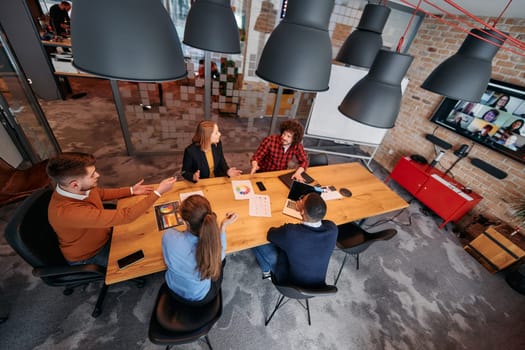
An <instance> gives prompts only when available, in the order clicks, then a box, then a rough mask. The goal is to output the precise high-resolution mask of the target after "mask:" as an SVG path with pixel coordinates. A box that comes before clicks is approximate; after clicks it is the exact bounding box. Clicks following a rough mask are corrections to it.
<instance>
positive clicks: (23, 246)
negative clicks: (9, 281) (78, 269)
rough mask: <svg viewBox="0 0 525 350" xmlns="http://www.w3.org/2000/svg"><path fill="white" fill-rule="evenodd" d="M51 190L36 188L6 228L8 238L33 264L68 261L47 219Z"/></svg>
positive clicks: (42, 265)
mask: <svg viewBox="0 0 525 350" xmlns="http://www.w3.org/2000/svg"><path fill="white" fill-rule="evenodd" d="M52 194H53V190H51V189H50V188H43V189H40V190H38V191H36V192H34V193H33V194H32V195H31V196H29V197H28V198H26V199H25V200H24V202H23V203H22V204H21V205H20V207H19V208H18V209H17V210H16V212H15V214H14V215H13V217H12V219H11V220H10V222H9V223H8V225H7V227H6V229H5V238H6V240H7V242H8V243H9V244H10V245H11V247H12V248H13V249H14V250H15V251H16V252H17V253H18V254H19V255H20V256H21V257H22V258H23V259H24V260H25V261H26V262H27V263H28V264H30V265H31V266H33V267H47V266H62V265H67V262H66V260H65V259H64V256H63V255H62V252H61V251H60V248H59V244H58V238H57V235H56V233H55V231H54V230H53V228H52V227H51V225H50V224H49V222H48V219H47V208H48V205H49V201H50V200H51V195H52Z"/></svg>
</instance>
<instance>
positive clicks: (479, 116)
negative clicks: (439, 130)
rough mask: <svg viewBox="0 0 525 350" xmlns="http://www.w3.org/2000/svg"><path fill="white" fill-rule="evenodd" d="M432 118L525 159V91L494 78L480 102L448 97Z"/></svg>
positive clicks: (492, 146)
mask: <svg viewBox="0 0 525 350" xmlns="http://www.w3.org/2000/svg"><path fill="white" fill-rule="evenodd" d="M432 121H433V122H435V123H437V124H440V125H443V126H445V127H447V128H448V129H452V130H454V131H456V132H457V133H459V134H461V135H463V136H466V137H468V138H470V139H472V140H474V141H476V142H478V143H481V144H483V145H485V146H487V147H490V148H493V149H495V150H497V151H500V152H502V153H504V154H506V155H509V156H511V157H512V158H513V159H516V160H519V161H521V162H525V91H524V90H523V89H520V88H519V87H514V86H513V85H512V87H511V85H510V84H506V83H502V82H497V81H494V80H491V83H489V85H488V87H487V90H486V91H485V93H484V94H483V96H482V97H481V101H480V103H472V102H467V101H461V100H460V101H457V100H453V99H449V98H445V99H444V100H443V102H442V103H441V105H440V106H439V108H438V109H437V110H436V112H435V113H434V115H433V117H432Z"/></svg>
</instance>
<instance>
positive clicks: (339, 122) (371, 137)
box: [305, 64, 408, 145]
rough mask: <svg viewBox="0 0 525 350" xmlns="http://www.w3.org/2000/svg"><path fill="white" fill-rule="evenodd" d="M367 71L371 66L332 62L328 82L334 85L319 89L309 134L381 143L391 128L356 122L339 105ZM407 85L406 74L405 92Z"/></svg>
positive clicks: (332, 138)
mask: <svg viewBox="0 0 525 350" xmlns="http://www.w3.org/2000/svg"><path fill="white" fill-rule="evenodd" d="M367 73H368V70H367V69H363V68H361V69H359V68H353V67H346V66H343V65H338V64H332V73H331V74H330V82H329V85H328V86H329V87H330V89H329V90H328V91H325V92H319V93H317V97H316V98H315V100H314V106H313V108H312V111H311V113H310V117H309V118H308V124H307V126H306V135H305V136H312V137H319V138H328V139H330V140H334V141H342V142H349V143H352V142H356V143H367V144H373V145H379V144H381V142H382V141H383V137H385V135H386V133H387V132H388V129H382V128H374V127H372V126H368V125H365V124H362V123H359V122H356V121H354V120H352V119H350V118H348V117H346V116H345V115H344V114H342V113H341V112H339V110H338V109H337V108H338V107H339V105H340V104H341V102H342V101H343V99H344V98H345V96H346V94H347V93H348V91H350V88H351V87H352V86H354V84H355V83H357V82H358V81H359V80H361V78H363V77H364V76H365V75H366V74H367ZM407 85H408V79H407V78H404V79H403V81H402V83H401V88H402V91H403V92H404V91H405V89H406V86H407Z"/></svg>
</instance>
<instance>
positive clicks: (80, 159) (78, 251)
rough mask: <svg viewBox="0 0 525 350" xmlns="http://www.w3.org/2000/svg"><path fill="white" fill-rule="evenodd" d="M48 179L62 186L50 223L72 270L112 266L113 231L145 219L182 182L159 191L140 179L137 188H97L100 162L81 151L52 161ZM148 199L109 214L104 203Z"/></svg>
mask: <svg viewBox="0 0 525 350" xmlns="http://www.w3.org/2000/svg"><path fill="white" fill-rule="evenodd" d="M47 174H48V175H49V177H50V178H51V179H53V180H54V181H55V183H56V190H55V192H54V193H53V196H52V197H51V202H50V203H49V208H48V219H49V223H50V224H51V226H52V227H53V229H54V230H55V232H56V233H57V236H58V241H59V243H60V249H61V251H62V254H63V255H64V257H65V258H66V260H67V261H68V262H69V263H70V264H71V265H79V264H98V265H102V266H106V265H107V259H108V254H109V245H110V236H111V228H112V227H113V226H115V225H122V224H127V223H130V222H132V221H133V220H135V219H137V218H138V217H139V216H140V215H142V214H143V213H144V212H145V211H146V210H147V209H148V208H151V206H152V205H153V203H154V202H155V201H156V200H157V199H158V198H159V197H160V196H161V195H162V194H163V193H165V192H168V191H169V190H170V189H171V188H172V186H173V184H174V183H175V181H176V179H175V178H173V177H170V178H167V179H164V180H162V182H161V183H160V184H159V186H158V187H157V188H156V189H155V190H154V189H153V186H150V185H143V184H142V183H143V181H144V180H140V181H139V182H138V183H136V184H135V185H133V186H132V187H123V188H115V189H103V188H98V187H97V182H98V178H99V176H100V175H99V174H98V173H97V171H96V168H95V157H94V156H93V155H91V154H86V153H80V152H64V153H61V154H59V155H58V156H56V157H54V158H51V159H50V160H49V162H48V164H47ZM133 195H145V196H144V198H143V199H142V200H141V201H139V202H137V203H136V204H134V205H132V206H130V207H126V208H118V209H104V206H103V204H102V202H103V201H108V200H113V199H119V198H124V197H129V196H133Z"/></svg>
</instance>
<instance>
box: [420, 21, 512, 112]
mask: <svg viewBox="0 0 525 350" xmlns="http://www.w3.org/2000/svg"><path fill="white" fill-rule="evenodd" d="M470 33H472V34H476V35H478V36H480V37H482V38H484V39H486V40H488V41H489V42H486V41H485V40H481V39H479V38H476V37H474V36H472V35H468V36H467V38H466V39H465V41H464V42H463V44H462V45H461V46H460V48H459V50H458V52H457V53H456V54H454V55H453V56H451V57H449V58H448V59H446V60H445V61H444V62H442V63H441V64H440V65H439V66H438V67H437V68H436V69H434V71H433V72H432V73H430V75H429V76H428V78H427V79H426V80H425V81H424V82H423V84H422V85H421V87H422V88H423V89H426V90H429V91H432V92H435V93H437V94H440V95H443V96H446V97H450V98H453V99H456V100H464V101H470V102H479V101H480V100H481V96H483V93H484V92H485V90H486V89H487V84H488V83H489V80H490V75H491V70H492V58H493V57H494V56H495V55H496V53H497V52H498V50H499V46H496V45H502V44H503V42H504V41H505V37H504V36H502V35H501V34H498V33H497V32H496V31H493V30H483V31H482V30H480V29H472V30H471V31H470ZM492 43H493V44H492ZM494 44H495V45H494Z"/></svg>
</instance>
